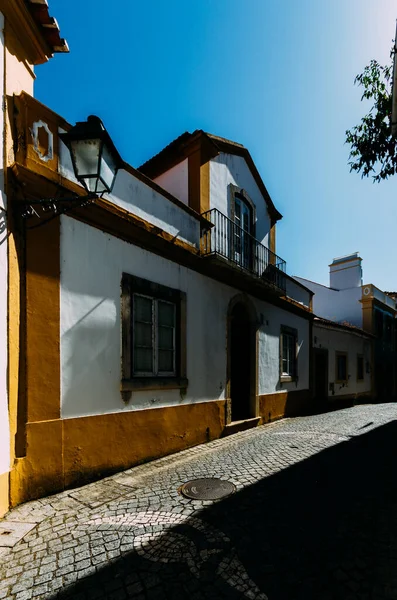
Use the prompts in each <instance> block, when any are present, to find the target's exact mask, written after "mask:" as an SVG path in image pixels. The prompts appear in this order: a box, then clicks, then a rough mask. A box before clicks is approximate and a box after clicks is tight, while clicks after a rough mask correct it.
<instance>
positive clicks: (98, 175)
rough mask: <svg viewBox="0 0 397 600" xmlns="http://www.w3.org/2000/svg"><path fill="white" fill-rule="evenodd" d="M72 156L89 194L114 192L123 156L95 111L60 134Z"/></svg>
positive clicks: (78, 178) (76, 170) (74, 167)
mask: <svg viewBox="0 0 397 600" xmlns="http://www.w3.org/2000/svg"><path fill="white" fill-rule="evenodd" d="M59 137H60V138H61V140H62V141H63V143H64V144H65V145H66V146H67V147H68V149H69V152H70V155H71V157H72V163H73V169H74V174H75V176H76V179H77V180H78V181H79V182H80V183H81V184H82V185H83V186H84V187H85V189H86V190H87V192H88V193H89V194H96V195H98V196H100V195H102V194H103V193H104V192H108V193H109V192H111V191H112V188H113V184H114V181H115V179H116V174H117V171H118V169H119V166H120V165H121V162H122V161H121V158H120V155H119V153H118V152H117V150H116V147H115V145H114V144H113V142H112V139H111V137H110V135H109V134H108V132H107V131H106V129H105V127H104V126H103V123H102V121H101V120H100V119H99V118H98V117H95V116H93V115H91V116H89V117H88V119H87V121H84V122H82V123H76V125H75V126H74V127H72V129H70V131H68V132H66V133H61V134H59Z"/></svg>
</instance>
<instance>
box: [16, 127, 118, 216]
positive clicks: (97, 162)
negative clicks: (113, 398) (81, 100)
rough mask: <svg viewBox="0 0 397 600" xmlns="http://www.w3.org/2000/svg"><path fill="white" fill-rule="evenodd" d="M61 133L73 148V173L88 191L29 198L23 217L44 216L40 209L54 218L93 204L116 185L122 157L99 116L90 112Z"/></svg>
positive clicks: (65, 141)
mask: <svg viewBox="0 0 397 600" xmlns="http://www.w3.org/2000/svg"><path fill="white" fill-rule="evenodd" d="M59 137H60V139H61V140H62V141H63V143H64V144H65V145H66V146H67V148H68V150H69V152H70V155H71V159H72V164H73V170H74V175H75V177H76V179H77V181H78V182H79V183H80V184H81V185H82V186H83V187H84V188H85V189H86V190H87V194H86V195H85V196H79V195H78V194H75V195H73V196H67V197H59V198H57V197H54V198H43V199H41V200H33V201H26V202H25V203H23V209H22V211H21V216H22V217H23V218H28V217H31V216H36V217H41V213H52V216H51V217H50V218H53V217H54V216H58V215H60V214H64V213H65V212H68V211H69V210H71V209H72V208H75V207H77V206H86V205H87V204H91V203H92V202H94V201H95V200H97V199H98V198H100V197H101V196H102V195H103V194H104V193H110V192H111V191H112V189H113V185H114V182H115V179H116V175H117V171H118V170H119V168H120V166H121V164H122V160H121V157H120V155H119V153H118V152H117V149H116V147H115V145H114V144H113V142H112V139H111V137H110V135H109V134H108V132H107V131H106V129H105V127H104V125H103V123H102V121H101V120H100V119H99V118H98V117H95V116H93V115H91V116H89V117H88V119H87V121H83V122H80V123H76V125H75V126H74V127H72V128H71V129H70V130H69V131H67V132H66V133H60V134H59ZM48 220H49V219H46V220H45V222H47V221H48Z"/></svg>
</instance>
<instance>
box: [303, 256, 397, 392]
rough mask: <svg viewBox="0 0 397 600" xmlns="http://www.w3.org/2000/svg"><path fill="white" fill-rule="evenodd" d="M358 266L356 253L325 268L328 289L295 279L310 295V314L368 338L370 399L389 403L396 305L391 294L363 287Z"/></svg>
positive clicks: (396, 357) (396, 352) (396, 363)
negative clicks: (327, 272) (366, 335)
mask: <svg viewBox="0 0 397 600" xmlns="http://www.w3.org/2000/svg"><path fill="white" fill-rule="evenodd" d="M361 263H362V259H361V257H360V256H359V254H358V252H356V253H353V254H350V255H348V256H342V257H340V258H335V259H334V260H333V261H332V263H331V264H330V265H329V267H330V272H329V277H330V283H329V287H327V286H324V285H321V284H319V283H315V282H313V281H309V280H307V279H304V278H302V277H295V279H296V281H298V282H299V283H302V284H303V285H305V286H306V287H308V288H309V289H311V290H312V291H313V292H314V297H313V311H314V313H315V314H316V315H317V316H318V317H321V318H323V319H327V320H330V321H335V322H336V323H339V324H346V325H348V326H354V327H355V328H356V333H357V328H358V329H362V330H364V331H365V332H367V333H369V334H372V340H373V341H372V345H373V355H372V360H371V365H370V367H369V369H370V371H371V373H372V396H373V397H375V396H376V397H378V398H379V399H383V400H385V401H386V400H392V399H394V398H395V396H396V372H397V369H396V367H397V323H396V318H397V303H396V299H395V297H394V296H393V294H388V293H387V292H383V291H382V290H380V289H379V288H377V287H376V286H374V285H373V284H363V271H362V264H361ZM341 360H342V359H341ZM351 364H352V363H351ZM331 371H332V369H331ZM331 382H332V378H331ZM362 385H363V384H361V386H360V389H361V388H362ZM353 393H356V392H353ZM357 393H359V391H358V392H357Z"/></svg>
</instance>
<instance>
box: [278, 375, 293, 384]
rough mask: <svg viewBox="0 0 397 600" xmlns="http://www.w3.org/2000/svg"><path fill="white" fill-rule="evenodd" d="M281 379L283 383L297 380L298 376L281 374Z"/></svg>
mask: <svg viewBox="0 0 397 600" xmlns="http://www.w3.org/2000/svg"><path fill="white" fill-rule="evenodd" d="M280 381H281V383H290V382H291V381H296V377H292V375H281V376H280Z"/></svg>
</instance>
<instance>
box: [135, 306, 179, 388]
mask: <svg viewBox="0 0 397 600" xmlns="http://www.w3.org/2000/svg"><path fill="white" fill-rule="evenodd" d="M132 306H133V312H134V321H133V331H132V340H133V350H132V355H133V359H134V364H133V375H143V376H145V375H166V376H170V375H175V374H176V370H175V352H176V345H175V342H176V335H175V334H176V304H175V303H174V302H164V300H158V299H157V298H151V297H148V296H142V295H141V294H133V295H132Z"/></svg>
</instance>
